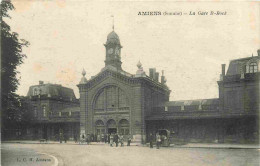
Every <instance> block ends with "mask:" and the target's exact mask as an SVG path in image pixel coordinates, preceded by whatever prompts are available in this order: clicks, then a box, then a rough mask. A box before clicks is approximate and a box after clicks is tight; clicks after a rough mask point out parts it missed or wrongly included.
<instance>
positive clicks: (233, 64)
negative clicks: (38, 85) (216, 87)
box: [226, 56, 260, 76]
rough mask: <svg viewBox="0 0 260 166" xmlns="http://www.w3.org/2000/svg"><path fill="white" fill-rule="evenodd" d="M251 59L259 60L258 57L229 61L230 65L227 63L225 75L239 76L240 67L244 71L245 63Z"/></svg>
mask: <svg viewBox="0 0 260 166" xmlns="http://www.w3.org/2000/svg"><path fill="white" fill-rule="evenodd" d="M253 59H260V57H259V56H253V57H247V58H240V59H234V60H231V61H230V63H229V67H228V70H227V74H226V75H227V76H230V75H237V74H241V67H242V69H243V70H245V65H246V63H247V62H248V61H250V60H253ZM244 72H245V71H244Z"/></svg>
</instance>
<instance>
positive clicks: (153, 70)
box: [149, 68, 156, 79]
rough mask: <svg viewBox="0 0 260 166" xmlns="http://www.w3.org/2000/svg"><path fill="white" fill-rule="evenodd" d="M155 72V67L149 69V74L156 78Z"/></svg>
mask: <svg viewBox="0 0 260 166" xmlns="http://www.w3.org/2000/svg"><path fill="white" fill-rule="evenodd" d="M155 72H156V69H155V68H150V69H149V76H150V78H151V79H155Z"/></svg>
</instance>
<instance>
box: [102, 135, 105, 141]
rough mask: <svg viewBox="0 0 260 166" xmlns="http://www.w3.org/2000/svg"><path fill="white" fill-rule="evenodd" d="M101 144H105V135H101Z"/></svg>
mask: <svg viewBox="0 0 260 166" xmlns="http://www.w3.org/2000/svg"><path fill="white" fill-rule="evenodd" d="M101 142H105V136H104V134H101Z"/></svg>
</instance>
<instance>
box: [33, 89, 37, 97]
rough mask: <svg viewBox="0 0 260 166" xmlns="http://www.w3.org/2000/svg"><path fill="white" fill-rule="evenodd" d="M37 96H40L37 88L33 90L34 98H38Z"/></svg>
mask: <svg viewBox="0 0 260 166" xmlns="http://www.w3.org/2000/svg"><path fill="white" fill-rule="evenodd" d="M36 95H38V90H37V89H36V88H35V89H34V90H33V96H36Z"/></svg>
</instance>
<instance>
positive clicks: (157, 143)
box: [156, 133, 161, 149]
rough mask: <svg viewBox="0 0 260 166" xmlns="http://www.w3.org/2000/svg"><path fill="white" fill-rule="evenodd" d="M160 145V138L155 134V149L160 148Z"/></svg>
mask: <svg viewBox="0 0 260 166" xmlns="http://www.w3.org/2000/svg"><path fill="white" fill-rule="evenodd" d="M160 144H161V136H160V135H159V133H157V134H156V147H157V149H159V148H160Z"/></svg>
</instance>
